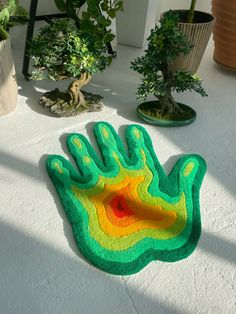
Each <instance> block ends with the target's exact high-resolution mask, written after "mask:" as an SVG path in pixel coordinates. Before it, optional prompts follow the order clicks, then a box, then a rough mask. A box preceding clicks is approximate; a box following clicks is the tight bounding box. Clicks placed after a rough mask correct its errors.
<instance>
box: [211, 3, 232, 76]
mask: <svg viewBox="0 0 236 314" xmlns="http://www.w3.org/2000/svg"><path fill="white" fill-rule="evenodd" d="M211 3H212V14H213V15H214V17H215V18H216V23H215V25H214V28H213V39H214V44H215V49H214V60H215V61H216V62H218V63H220V64H223V65H224V66H226V67H228V68H231V69H233V70H236V1H232V0H224V1H222V0H212V2H211Z"/></svg>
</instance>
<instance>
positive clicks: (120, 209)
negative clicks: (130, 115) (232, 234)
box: [47, 122, 206, 275]
mask: <svg viewBox="0 0 236 314" xmlns="http://www.w3.org/2000/svg"><path fill="white" fill-rule="evenodd" d="M94 135H95V138H96V141H97V144H98V146H99V149H100V151H101V155H102V160H101V159H100V158H98V156H97V154H96V153H95V151H94V149H93V148H92V146H91V145H90V143H89V142H88V140H87V139H86V138H85V137H84V136H83V135H80V134H71V135H69V137H68V139H67V145H68V149H69V151H70V153H71V154H72V156H73V158H74V159H75V162H76V164H77V167H78V169H76V170H75V169H74V167H73V166H72V164H71V163H70V162H69V161H67V160H66V159H65V158H63V157H61V156H57V155H52V156H50V157H49V158H48V161H47V169H48V172H49V175H50V177H51V179H52V181H53V183H54V185H55V187H56V189H57V192H58V194H59V196H60V198H61V202H62V204H63V207H64V209H65V212H66V214H67V217H68V219H69V221H70V223H71V225H72V229H73V233H74V237H75V239H76V242H77V245H78V247H79V250H80V251H81V253H82V254H83V255H84V256H85V258H86V259H87V260H88V261H90V262H91V263H92V264H93V265H95V266H96V267H98V268H100V269H102V270H104V271H106V272H109V273H112V274H117V275H129V274H133V273H136V272H138V271H140V270H141V269H142V268H144V267H145V266H146V265H147V264H148V263H150V262H151V261H153V260H160V261H165V262H174V261H178V260H181V259H184V258H186V257H187V256H189V255H190V254H191V253H192V252H193V251H194V249H195V248H196V246H197V242H198V240H199V237H200V233H201V219H200V208H199V190H200V186H201V183H202V180H203V177H204V174H205V172H206V164H205V161H204V160H203V159H202V158H201V157H200V156H198V155H187V156H184V157H182V158H180V159H179V160H178V162H177V163H176V165H175V166H174V168H173V170H172V171H171V173H170V175H169V176H167V175H166V174H165V173H164V171H163V168H162V166H161V165H160V163H159V161H158V159H157V157H156V154H155V152H154V149H153V146H152V142H151V139H150V137H149V135H148V133H147V132H146V130H145V129H144V128H143V127H141V126H139V125H130V126H128V127H127V128H126V141H127V145H128V153H127V152H126V149H125V148H124V145H123V143H122V141H121V139H120V138H119V136H118V135H117V133H116V132H115V131H114V129H113V127H112V126H111V125H110V124H108V123H106V122H100V123H97V124H95V127H94ZM157 266H158V265H157Z"/></svg>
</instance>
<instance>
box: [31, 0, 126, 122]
mask: <svg viewBox="0 0 236 314" xmlns="http://www.w3.org/2000/svg"><path fill="white" fill-rule="evenodd" d="M85 2H86V3H87V10H86V11H85V12H82V14H80V15H78V14H79V12H78V11H79V10H80V9H81V7H82V5H83V4H85ZM55 3H56V4H57V6H58V8H59V9H60V10H62V11H64V12H66V13H67V15H68V19H65V20H57V21H52V23H51V24H50V25H48V26H46V27H44V28H43V29H41V31H40V33H39V35H38V36H36V37H35V38H34V39H33V40H32V43H31V48H30V54H31V56H32V59H33V65H34V67H35V69H34V71H33V72H32V75H31V77H32V79H36V80H41V79H44V78H49V79H53V80H60V79H66V78H73V79H74V80H73V81H72V83H70V85H69V87H68V89H67V92H66V93H63V92H60V91H59V90H58V89H56V90H54V91H52V92H49V93H46V94H45V96H44V97H43V98H42V99H41V100H40V103H41V104H43V105H45V106H47V107H50V108H51V110H52V111H53V112H55V113H57V114H58V115H64V116H65V115H66V116H68V115H74V114H78V113H80V112H82V111H91V110H99V109H100V107H101V106H102V103H101V99H102V97H101V96H98V95H95V97H92V95H91V94H88V93H85V92H82V91H81V87H82V86H84V85H86V84H87V83H88V82H89V81H90V80H91V77H92V75H93V74H95V73H97V72H100V71H103V70H104V69H105V68H106V67H107V66H108V65H109V64H110V63H111V61H112V56H111V55H109V54H108V51H107V45H108V44H109V43H110V42H111V41H112V40H113V38H114V35H113V34H112V33H111V30H107V29H106V27H107V26H109V25H110V24H111V19H112V18H113V17H114V16H115V14H116V11H117V10H119V9H120V8H121V1H108V0H103V1H97V0H96V1H95V0H87V1H84V0H70V1H64V0H55ZM105 14H106V16H105ZM79 16H81V17H79Z"/></svg>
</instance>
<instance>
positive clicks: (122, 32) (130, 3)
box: [116, 0, 160, 47]
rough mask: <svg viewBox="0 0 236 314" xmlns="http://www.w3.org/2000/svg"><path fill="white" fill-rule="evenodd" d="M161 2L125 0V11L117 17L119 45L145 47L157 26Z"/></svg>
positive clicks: (156, 0)
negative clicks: (151, 32) (147, 39)
mask: <svg viewBox="0 0 236 314" xmlns="http://www.w3.org/2000/svg"><path fill="white" fill-rule="evenodd" d="M159 3H160V1H159V0H124V11H123V12H119V13H118V14H117V17H116V35H117V43H119V44H124V45H129V46H133V47H143V46H144V44H145V40H146V38H147V37H148V36H149V34H150V31H151V29H152V28H153V27H154V26H155V23H156V17H157V13H158V11H159Z"/></svg>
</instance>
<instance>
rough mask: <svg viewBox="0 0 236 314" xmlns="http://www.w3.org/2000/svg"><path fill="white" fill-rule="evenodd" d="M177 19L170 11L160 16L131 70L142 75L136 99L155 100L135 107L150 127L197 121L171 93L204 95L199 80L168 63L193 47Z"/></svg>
mask: <svg viewBox="0 0 236 314" xmlns="http://www.w3.org/2000/svg"><path fill="white" fill-rule="evenodd" d="M177 23H178V16H177V15H176V14H174V13H172V12H171V11H169V12H168V13H166V14H165V15H164V16H162V18H161V20H160V24H159V25H156V26H155V28H154V29H152V31H151V35H150V36H149V38H148V48H147V49H146V50H145V55H144V56H142V57H138V58H136V59H135V60H134V61H133V62H132V63H131V68H132V69H133V70H135V71H137V72H138V73H140V74H141V75H143V78H142V83H141V84H140V86H139V87H138V91H137V97H138V99H143V100H145V99H146V98H147V96H148V95H149V94H152V95H154V96H155V97H156V98H157V100H154V101H148V102H145V103H143V104H141V105H139V106H138V109H137V113H138V116H139V117H141V118H142V119H143V120H145V121H147V122H148V123H150V124H154V125H159V126H182V125H187V124H190V123H192V122H193V121H194V120H195V119H196V112H195V111H194V110H193V109H192V108H190V107H188V106H186V105H184V104H181V103H177V102H176V101H175V99H174V98H173V96H172V91H173V90H175V91H176V92H183V91H186V90H190V91H196V92H198V93H199V94H201V95H202V96H206V92H205V91H204V89H203V88H202V86H201V80H200V78H199V77H197V76H196V75H192V74H191V73H190V72H189V71H186V70H184V69H180V70H174V71H173V70H172V69H171V63H172V61H173V60H174V59H175V58H176V57H178V56H179V55H180V54H188V53H189V51H190V49H191V47H192V44H191V43H190V42H189V40H188V39H187V38H186V37H185V35H184V34H183V33H182V32H181V31H180V30H179V28H178V25H177Z"/></svg>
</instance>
